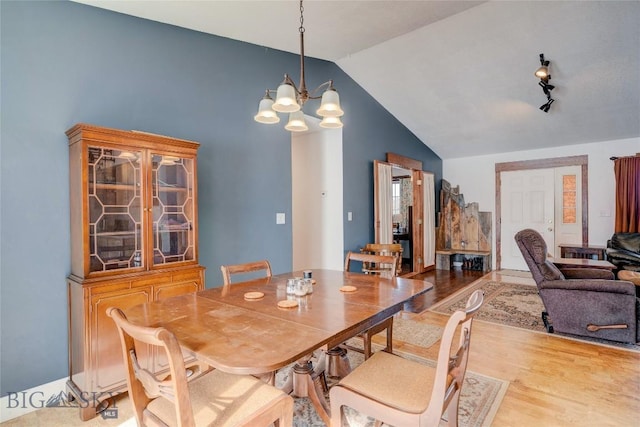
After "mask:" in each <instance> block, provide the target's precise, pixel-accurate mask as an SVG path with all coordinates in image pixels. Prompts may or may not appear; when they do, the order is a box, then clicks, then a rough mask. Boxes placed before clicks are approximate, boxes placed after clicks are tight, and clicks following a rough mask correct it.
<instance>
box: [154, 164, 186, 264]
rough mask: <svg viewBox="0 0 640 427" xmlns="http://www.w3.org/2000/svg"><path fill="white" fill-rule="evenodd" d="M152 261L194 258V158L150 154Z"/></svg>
mask: <svg viewBox="0 0 640 427" xmlns="http://www.w3.org/2000/svg"><path fill="white" fill-rule="evenodd" d="M151 164H152V166H151V167H152V169H151V179H152V203H153V215H152V217H153V219H152V221H153V264H154V265H161V264H168V263H173V262H181V261H192V260H195V255H196V254H195V241H194V240H195V236H194V218H195V217H194V191H193V185H194V176H193V170H194V159H192V158H180V157H176V156H170V155H166V154H155V153H154V154H152V155H151Z"/></svg>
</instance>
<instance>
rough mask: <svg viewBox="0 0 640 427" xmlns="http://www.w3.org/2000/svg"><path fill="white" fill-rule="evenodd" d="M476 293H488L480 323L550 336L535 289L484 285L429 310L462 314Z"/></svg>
mask: <svg viewBox="0 0 640 427" xmlns="http://www.w3.org/2000/svg"><path fill="white" fill-rule="evenodd" d="M476 289H483V290H484V293H485V295H484V304H483V306H482V308H481V309H480V310H479V311H478V313H476V319H477V320H481V321H486V322H491V323H497V324H500V325H507V326H511V327H515V328H522V329H527V330H529V331H534V332H538V333H544V334H546V333H547V331H546V329H545V327H544V323H543V322H542V316H541V313H542V311H544V305H543V304H542V300H541V299H540V296H539V295H538V288H537V287H536V286H535V285H526V284H517V283H504V282H494V281H480V282H478V283H475V284H472V285H470V286H468V287H467V288H465V289H464V290H462V291H460V292H458V293H457V294H454V295H452V296H451V297H449V298H447V299H445V300H444V301H442V302H440V303H438V304H436V305H434V306H432V307H431V308H430V309H429V310H430V311H433V312H436V313H442V314H448V315H450V314H451V313H453V312H454V311H456V310H462V309H464V307H465V304H466V301H467V299H468V298H469V296H470V295H471V294H472V293H473V292H474V291H475V290H476ZM553 336H557V337H561V338H567V339H572V340H576V341H582V342H590V343H593V344H598V345H604V346H608V347H613V348H620V349H625V350H632V351H640V346H638V345H634V344H625V343H616V342H614V341H607V340H602V339H597V338H591V339H590V338H587V337H580V336H576V335H569V334H562V333H558V332H555V333H554V334H553Z"/></svg>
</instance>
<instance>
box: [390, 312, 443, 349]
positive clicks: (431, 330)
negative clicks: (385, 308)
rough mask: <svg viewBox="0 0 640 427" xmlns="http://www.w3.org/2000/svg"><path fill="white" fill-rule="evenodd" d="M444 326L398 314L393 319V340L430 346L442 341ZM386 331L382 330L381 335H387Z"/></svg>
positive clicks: (419, 345)
mask: <svg viewBox="0 0 640 427" xmlns="http://www.w3.org/2000/svg"><path fill="white" fill-rule="evenodd" d="M442 331H444V328H443V327H441V326H435V325H429V324H426V323H422V322H416V321H415V320H411V319H403V318H401V317H398V316H396V317H395V318H394V319H393V340H394V341H402V342H405V343H409V344H412V345H415V346H418V347H425V348H429V347H431V346H432V345H433V344H435V343H436V342H438V341H440V337H441V336H442ZM385 334H386V332H381V333H379V334H378V335H379V336H383V337H384V336H386V335H385Z"/></svg>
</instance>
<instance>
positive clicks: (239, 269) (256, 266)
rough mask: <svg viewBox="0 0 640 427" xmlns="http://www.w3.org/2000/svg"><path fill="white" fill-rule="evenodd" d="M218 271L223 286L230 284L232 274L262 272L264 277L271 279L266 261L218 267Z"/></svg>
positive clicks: (269, 267)
mask: <svg viewBox="0 0 640 427" xmlns="http://www.w3.org/2000/svg"><path fill="white" fill-rule="evenodd" d="M220 270H221V271H222V280H223V283H224V284H225V285H229V284H231V276H232V275H234V274H244V273H254V272H259V271H263V270H264V272H265V277H271V264H269V261H267V260H262V261H254V262H247V263H244V264H234V265H223V266H220Z"/></svg>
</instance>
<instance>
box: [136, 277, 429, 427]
mask: <svg viewBox="0 0 640 427" xmlns="http://www.w3.org/2000/svg"><path fill="white" fill-rule="evenodd" d="M312 274H313V279H314V281H315V284H314V285H313V293H311V294H308V295H306V296H302V297H295V296H291V295H287V293H286V284H287V279H290V278H294V277H302V275H303V274H302V271H295V272H290V273H285V274H279V275H275V276H272V277H267V278H260V279H253V280H248V281H244V282H239V283H234V284H231V285H226V286H221V287H216V288H211V289H207V290H204V291H200V292H196V293H192V294H186V295H180V296H175V297H170V298H166V299H163V300H160V301H155V302H150V303H146V304H141V305H137V306H134V307H132V308H130V309H128V310H126V315H127V317H128V319H129V320H130V321H131V322H132V323H135V324H138V325H144V326H149V327H165V328H167V329H168V330H170V331H171V332H172V333H174V334H175V336H176V338H177V339H178V342H179V343H180V345H181V346H182V348H183V349H184V350H186V351H189V352H191V353H193V354H194V355H195V357H196V358H198V359H199V360H200V361H201V362H203V363H205V364H207V365H209V366H211V367H213V368H215V369H220V370H222V371H225V372H229V373H235V374H253V375H257V374H266V373H271V372H275V371H276V370H278V369H281V368H284V367H286V366H288V365H290V364H291V363H294V362H296V365H295V366H294V369H293V375H290V378H292V389H291V390H287V391H291V392H292V393H293V395H294V396H297V397H309V398H310V399H311V401H312V403H313V405H314V406H315V408H316V410H317V411H318V414H319V415H320V417H321V418H322V419H323V420H324V421H325V422H326V423H327V425H328V424H329V419H330V415H329V406H328V404H327V402H326V400H325V398H324V394H323V392H322V387H321V384H320V382H319V381H318V375H317V374H318V371H317V369H314V367H313V366H312V363H311V362H310V360H311V357H312V355H313V352H314V351H315V350H318V349H323V350H330V349H332V348H334V347H336V346H338V345H339V344H341V343H343V342H344V341H346V340H348V339H349V338H352V337H354V336H356V335H358V334H361V333H362V332H364V331H366V330H367V329H369V328H370V327H372V326H374V325H376V324H377V323H379V322H381V321H383V320H385V319H387V318H389V317H391V316H393V315H394V314H396V313H398V312H399V311H401V310H402V309H403V306H404V304H405V303H407V302H409V301H410V300H411V299H412V298H413V297H415V296H418V295H421V294H423V293H425V292H427V291H429V290H430V289H432V287H433V285H432V284H431V283H429V282H426V281H423V280H412V279H405V278H401V277H393V278H385V277H381V276H374V275H365V274H360V273H351V272H343V271H333V270H313V271H312ZM345 286H350V287H353V288H355V290H353V289H352V291H351V292H345V291H344V287H345ZM341 289H342V290H341ZM255 292H261V293H263V294H264V296H263V297H261V298H258V299H248V298H246V297H245V296H247V294H248V293H255ZM249 295H255V294H249ZM283 300H291V301H296V302H297V306H296V307H292V308H281V307H279V306H278V302H280V301H283ZM323 354H324V352H323Z"/></svg>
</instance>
